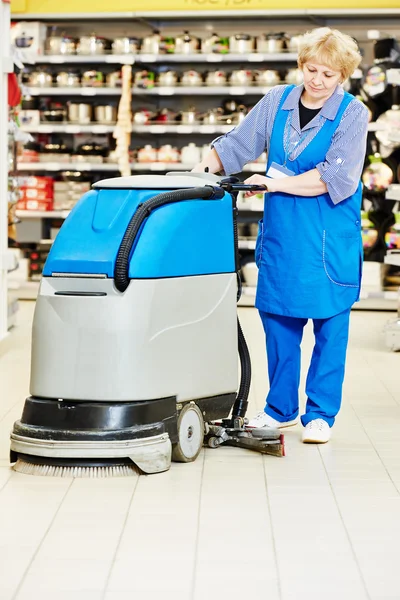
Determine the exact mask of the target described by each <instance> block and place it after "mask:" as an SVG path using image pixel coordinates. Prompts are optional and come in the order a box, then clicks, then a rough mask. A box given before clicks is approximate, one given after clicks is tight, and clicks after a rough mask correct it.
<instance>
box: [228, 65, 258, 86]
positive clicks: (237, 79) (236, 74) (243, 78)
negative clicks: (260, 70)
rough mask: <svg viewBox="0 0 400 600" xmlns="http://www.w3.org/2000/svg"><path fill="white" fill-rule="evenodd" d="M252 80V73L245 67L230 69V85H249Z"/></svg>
mask: <svg viewBox="0 0 400 600" xmlns="http://www.w3.org/2000/svg"><path fill="white" fill-rule="evenodd" d="M252 82H253V73H252V72H251V71H247V70H245V69H242V70H239V71H232V73H231V74H230V76H229V83H230V85H251V84H252Z"/></svg>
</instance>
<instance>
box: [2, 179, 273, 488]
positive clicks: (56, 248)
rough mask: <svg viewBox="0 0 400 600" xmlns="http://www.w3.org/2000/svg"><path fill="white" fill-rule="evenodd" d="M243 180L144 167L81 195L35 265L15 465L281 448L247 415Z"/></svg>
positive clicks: (48, 468) (117, 465)
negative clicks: (151, 171) (38, 267)
mask: <svg viewBox="0 0 400 600" xmlns="http://www.w3.org/2000/svg"><path fill="white" fill-rule="evenodd" d="M240 189H255V187H254V186H250V187H249V186H246V185H244V184H241V183H240V182H238V180H235V179H232V178H227V179H225V180H221V178H218V177H217V176H215V175H211V174H206V173H204V174H194V173H181V174H168V175H138V176H132V177H119V178H114V179H106V180H104V181H100V182H98V183H96V184H94V185H93V188H92V190H91V191H89V192H88V193H86V194H85V195H84V196H83V197H82V198H81V200H80V201H79V202H78V204H77V205H76V206H75V208H74V209H73V210H72V212H71V214H70V215H69V217H68V218H67V219H66V221H65V223H64V224H63V226H62V228H61V230H60V232H59V234H58V236H57V239H56V240H55V241H54V244H53V246H52V249H51V251H50V254H49V256H48V259H47V261H46V264H45V267H44V270H43V278H42V281H41V285H40V291H39V295H38V298H37V303H36V308H35V315H34V321H33V332H32V333H33V335H32V362H31V381H30V394H31V395H30V396H29V397H28V398H27V399H26V401H25V405H24V409H23V414H22V417H21V419H20V420H19V421H17V422H16V423H15V424H14V428H13V431H12V433H11V462H12V463H14V469H16V470H17V471H20V472H23V473H28V474H38V475H63V476H76V477H78V476H85V475H87V476H108V475H129V474H131V473H133V472H135V471H137V467H138V468H139V469H140V470H141V471H142V472H144V473H156V472H160V471H165V470H167V469H168V468H169V467H170V465H171V458H172V460H175V461H180V462H190V461H193V460H195V459H196V457H197V456H198V454H199V452H200V450H201V448H202V446H203V444H204V443H206V444H208V446H210V447H212V448H216V447H218V446H219V445H221V444H226V445H232V446H239V447H242V448H248V449H253V450H256V451H259V452H263V453H266V454H273V455H277V456H282V455H283V453H284V444H283V436H282V435H281V432H280V431H279V430H274V429H268V430H265V429H259V430H254V429H252V430H248V429H246V420H245V413H246V408H247V398H248V393H249V388H250V378H251V366H250V358H249V353H248V349H247V346H246V342H245V339H244V336H243V333H242V330H241V327H240V324H239V322H238V320H237V311H236V304H237V299H238V297H239V295H240V277H239V260H238V251H237V247H238V244H237V227H236V213H237V208H236V198H237V192H238V190H240ZM238 290H239V292H238ZM238 342H239V357H240V365H241V369H240V371H241V381H240V387H239V391H237V388H238V371H239V369H238V362H239V361H238V357H237V351H238ZM135 465H136V467H135Z"/></svg>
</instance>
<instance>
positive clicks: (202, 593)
mask: <svg viewBox="0 0 400 600" xmlns="http://www.w3.org/2000/svg"><path fill="white" fill-rule="evenodd" d="M33 308H34V305H33V303H25V304H23V305H22V310H21V311H20V313H19V326H18V328H17V329H16V330H15V331H14V333H13V344H12V348H11V350H10V351H9V352H8V353H7V354H6V355H5V356H3V357H2V358H1V359H0V386H1V387H0V390H1V394H0V598H1V600H11V599H13V600H14V599H15V600H27V599H28V598H29V600H36V599H38V600H39V599H40V600H50V599H51V600H70V599H71V600H72V599H73V600H128V599H131V598H138V599H139V600H153V599H154V600H155V599H156V598H157V599H158V598H160V597H162V598H163V600H172V599H174V600H205V599H206V598H211V597H218V598H220V599H221V600H225V599H228V598H229V600H236V599H239V598H240V599H241V600H243V598H245V597H246V598H257V599H258V598H267V599H268V600H303V599H304V600H322V599H323V600H337V599H338V598H340V599H341V600H347V599H349V600H350V599H351V600H365V599H370V600H399V599H400V585H399V576H398V557H399V555H400V494H399V490H400V439H399V434H398V431H399V429H400V378H399V368H400V354H393V353H391V352H389V351H388V350H387V349H386V348H385V345H384V340H383V334H382V328H383V325H384V323H385V322H386V321H387V320H388V319H389V318H393V313H366V312H358V311H356V312H353V314H352V325H351V341H350V348H349V358H348V369H347V379H346V384H345V394H344V407H343V409H342V412H341V414H340V418H339V419H338V422H337V425H336V427H335V429H334V434H333V439H332V441H331V442H330V443H329V444H328V445H326V446H307V445H303V444H301V443H300V442H299V436H300V428H299V427H296V428H295V429H293V430H290V431H288V432H287V433H286V444H287V456H286V458H283V459H278V458H274V457H262V456H260V455H257V454H253V453H251V452H247V451H244V450H237V449H234V448H219V449H218V450H209V449H206V450H203V451H202V454H201V455H200V457H199V458H198V460H197V461H196V462H195V463H193V464H189V465H185V464H173V465H172V468H171V470H170V471H169V472H168V473H163V474H160V475H153V476H147V477H146V476H142V477H131V478H122V479H108V480H84V479H79V480H72V479H57V478H39V477H37V478H35V477H31V476H24V475H20V474H17V473H14V472H12V471H11V470H10V469H9V467H8V448H9V442H8V435H9V432H10V429H11V427H12V423H13V421H14V420H16V419H17V418H19V417H20V414H21V408H22V404H23V400H24V397H25V395H26V394H27V392H28V383H29V337H30V323H31V318H32V314H33ZM240 316H241V320H242V323H243V326H244V331H245V333H246V336H247V339H248V341H249V344H250V349H251V354H252V358H253V371H254V380H253V386H252V392H251V403H252V406H251V408H252V410H251V411H250V412H253V411H254V410H256V409H261V408H262V406H263V404H264V397H265V392H266V389H267V381H266V365H265V360H264V350H263V347H264V342H263V335H262V331H261V327H260V323H259V320H258V315H257V312H256V311H255V310H253V309H242V310H241V312H240ZM311 347H312V334H311V329H310V328H307V330H306V334H305V340H304V350H305V351H304V361H307V360H308V358H309V356H310V353H311ZM302 385H303V387H304V369H303V380H302ZM303 400H304V399H303Z"/></svg>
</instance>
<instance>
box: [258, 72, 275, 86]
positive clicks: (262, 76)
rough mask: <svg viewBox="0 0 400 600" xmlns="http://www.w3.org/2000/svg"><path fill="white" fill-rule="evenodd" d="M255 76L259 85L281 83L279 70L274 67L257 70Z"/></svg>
mask: <svg viewBox="0 0 400 600" xmlns="http://www.w3.org/2000/svg"><path fill="white" fill-rule="evenodd" d="M254 78H255V82H256V84H257V85H266V86H273V85H278V84H279V83H280V76H279V71H276V70H272V69H266V70H264V71H255V72H254Z"/></svg>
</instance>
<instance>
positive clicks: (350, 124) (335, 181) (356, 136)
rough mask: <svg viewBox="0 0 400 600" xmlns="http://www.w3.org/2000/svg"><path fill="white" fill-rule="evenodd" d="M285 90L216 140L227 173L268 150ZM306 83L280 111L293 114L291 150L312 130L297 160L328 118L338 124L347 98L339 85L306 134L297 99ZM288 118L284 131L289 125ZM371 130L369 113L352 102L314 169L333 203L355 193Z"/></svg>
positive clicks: (279, 89) (276, 89) (265, 100)
mask: <svg viewBox="0 0 400 600" xmlns="http://www.w3.org/2000/svg"><path fill="white" fill-rule="evenodd" d="M286 87H287V86H285V85H279V86H276V87H274V88H272V90H271V91H269V92H268V93H267V94H266V95H265V96H264V97H263V98H262V99H261V100H260V101H259V102H258V103H257V104H256V106H255V107H254V108H253V109H252V110H251V111H250V112H249V114H248V115H247V116H246V117H245V119H243V121H242V122H241V123H240V125H238V126H237V127H235V128H234V129H233V130H232V131H230V132H229V133H227V134H225V135H223V136H221V137H219V138H218V139H217V140H215V141H214V142H213V147H214V148H215V150H216V152H217V154H218V156H219V158H220V160H221V162H222V165H223V167H224V171H225V173H226V175H232V174H233V173H240V172H241V171H242V168H243V166H244V165H245V164H246V163H249V162H253V161H255V160H256V159H257V158H258V157H259V156H260V155H261V154H262V153H263V152H264V151H265V150H266V151H267V152H268V150H269V144H270V140H271V134H272V129H273V125H274V121H275V117H276V114H277V111H278V107H279V103H280V100H281V98H282V94H283V92H284V90H285V89H286ZM303 89H304V87H303V85H299V86H297V87H295V88H294V89H293V90H292V91H291V92H290V93H289V95H288V96H287V98H286V100H285V102H284V103H283V105H282V110H287V111H288V116H289V111H293V113H292V119H291V132H290V147H291V148H294V147H295V144H297V142H298V141H299V140H300V137H301V132H302V131H303V132H304V131H306V130H308V129H313V132H312V133H310V135H308V136H307V137H306V139H305V140H304V141H303V142H302V143H301V144H300V145H299V146H298V147H297V148H296V149H295V151H294V152H293V153H292V154H290V158H291V159H292V160H294V159H295V158H297V156H299V155H300V154H301V152H302V151H303V150H304V148H305V147H306V146H307V145H308V144H309V143H310V142H311V141H312V140H313V139H314V137H315V136H316V135H317V133H318V132H319V131H320V129H321V128H322V127H323V125H324V123H325V121H326V120H327V119H330V120H332V121H333V120H334V119H335V117H336V114H337V111H338V109H339V106H340V103H341V101H342V99H343V94H344V92H343V88H342V87H340V86H338V87H337V88H336V89H335V91H334V93H333V94H332V96H330V97H329V98H328V100H327V101H326V102H325V104H324V105H323V107H322V108H321V110H320V112H319V114H318V115H317V116H316V117H315V118H314V119H313V120H312V121H310V122H309V123H308V124H307V125H306V126H305V127H304V128H303V130H301V129H300V115H299V100H300V96H301V94H302V92H303ZM289 123H290V119H289V118H288V120H287V123H286V127H289ZM367 131H368V109H367V108H366V106H364V104H363V103H362V102H360V101H359V100H357V99H354V100H352V101H351V102H350V104H349V105H348V107H347V108H346V110H345V112H344V114H343V117H342V119H341V121H340V124H339V126H338V128H337V130H336V132H335V133H334V135H333V138H332V143H331V146H330V148H329V150H328V153H327V155H326V158H325V161H324V162H321V163H319V164H317V165H316V168H317V169H318V171H319V173H320V175H321V180H322V181H324V182H325V183H326V186H327V188H328V193H329V195H330V197H331V199H332V201H333V202H334V203H335V204H338V203H339V202H341V201H342V200H345V199H346V198H348V197H349V196H351V195H352V194H354V192H355V191H356V189H357V186H358V184H359V181H360V177H361V172H362V168H363V165H364V159H365V150H366V142H367Z"/></svg>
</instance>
